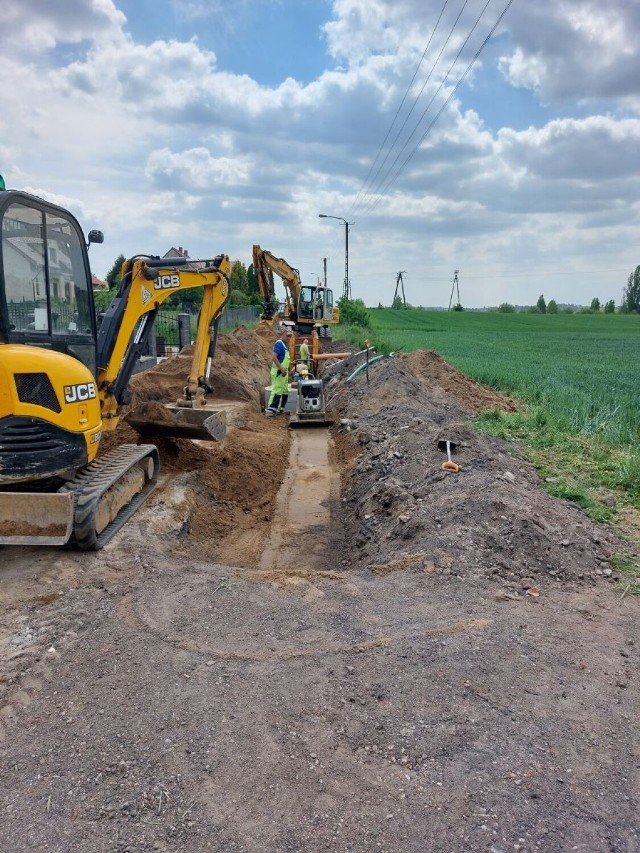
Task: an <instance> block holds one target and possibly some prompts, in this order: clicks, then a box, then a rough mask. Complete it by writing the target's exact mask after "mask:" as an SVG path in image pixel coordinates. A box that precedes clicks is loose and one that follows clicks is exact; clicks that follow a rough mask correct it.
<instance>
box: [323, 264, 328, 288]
mask: <svg viewBox="0 0 640 853" xmlns="http://www.w3.org/2000/svg"><path fill="white" fill-rule="evenodd" d="M322 264H323V266H324V286H325V287H326V286H327V259H326V258H323V259H322Z"/></svg>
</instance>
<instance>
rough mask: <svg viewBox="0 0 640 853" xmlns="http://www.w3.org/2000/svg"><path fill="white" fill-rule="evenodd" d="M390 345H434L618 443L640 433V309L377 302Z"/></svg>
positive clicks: (577, 428)
mask: <svg viewBox="0 0 640 853" xmlns="http://www.w3.org/2000/svg"><path fill="white" fill-rule="evenodd" d="M369 314H370V317H371V322H372V326H373V329H374V330H375V333H376V336H377V337H381V338H383V339H384V341H385V342H387V344H388V346H389V347H390V348H391V349H392V350H403V351H405V352H411V351H413V350H415V349H433V350H435V351H436V352H438V353H439V354H440V355H442V356H443V357H444V358H445V359H447V361H449V362H450V363H451V364H453V365H454V366H455V367H457V368H458V369H459V370H461V371H462V372H463V373H466V374H467V375H468V376H471V377H473V378H474V379H476V380H478V381H479V382H482V383H484V384H485V385H489V386H491V387H493V388H496V389H498V390H500V391H503V392H504V393H506V394H514V395H516V396H518V397H519V398H520V399H522V400H523V401H525V402H527V403H530V404H535V405H542V406H544V408H545V409H546V410H547V411H548V413H549V414H551V415H553V416H554V418H557V419H559V420H560V422H561V423H562V425H563V429H565V430H569V431H571V432H574V433H577V434H582V435H585V436H595V435H597V436H600V437H601V438H602V439H603V440H604V441H606V442H609V443H611V444H612V445H614V446H616V447H628V446H629V445H635V444H637V442H638V439H639V438H640V405H638V403H639V400H638V397H639V392H640V317H639V316H636V315H627V316H624V315H611V314H606V315H605V314H555V315H549V314H546V315H544V314H498V313H479V312H477V313H476V312H474V313H470V312H453V311H452V312H446V311H430V312H427V311H420V310H410V309H409V310H400V311H394V310H391V309H373V310H370V311H369Z"/></svg>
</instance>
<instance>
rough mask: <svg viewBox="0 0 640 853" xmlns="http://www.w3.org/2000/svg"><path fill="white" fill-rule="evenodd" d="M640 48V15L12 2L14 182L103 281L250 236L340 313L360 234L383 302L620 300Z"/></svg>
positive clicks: (450, 5)
mask: <svg viewBox="0 0 640 853" xmlns="http://www.w3.org/2000/svg"><path fill="white" fill-rule="evenodd" d="M639 43H640V3H639V2H637V0H535V2H532V0H511V2H509V0H233V2H230V0H64V2H51V0H3V3H2V27H1V28H0V174H2V175H3V176H4V178H5V180H6V184H7V187H9V188H15V189H23V190H26V191H28V192H32V193H34V194H36V195H38V196H42V197H44V198H46V199H48V200H50V201H54V202H56V203H58V204H62V205H63V206H64V207H67V208H68V209H69V210H71V211H72V213H73V214H74V215H75V216H76V217H77V218H78V220H79V222H80V224H81V225H82V227H83V229H84V231H85V233H87V232H88V231H89V230H91V229H94V228H99V229H100V230H102V231H103V232H104V234H105V242H104V244H103V245H101V246H92V247H91V250H90V260H91V265H92V271H93V272H94V273H95V274H96V275H97V276H99V277H101V278H103V277H104V276H105V275H106V273H107V271H108V270H109V269H110V268H111V266H112V265H113V262H114V261H115V259H116V258H117V257H118V256H119V255H120V254H124V255H125V256H127V257H130V256H132V255H137V254H151V255H163V254H164V253H165V252H167V251H168V250H169V249H170V248H171V247H176V248H177V247H179V246H181V247H183V248H185V249H187V250H188V252H189V254H190V256H191V257H192V258H211V257H214V256H216V255H218V254H220V253H225V254H228V255H229V256H230V258H231V259H232V260H240V261H242V262H243V263H244V264H245V265H246V266H248V265H249V264H250V263H251V251H252V246H253V244H254V243H257V244H259V245H261V246H262V248H264V249H268V250H269V251H270V252H272V253H273V254H275V255H277V256H278V257H282V258H284V259H285V260H286V261H287V262H288V263H289V264H290V265H291V266H293V267H296V268H297V269H299V271H300V274H301V279H302V283H303V284H316V283H317V281H318V279H323V278H324V274H325V268H326V274H327V283H328V285H329V286H330V287H332V288H333V290H334V294H335V296H336V298H337V297H338V296H340V295H342V293H343V290H344V278H345V254H346V243H347V239H346V238H347V227H348V249H349V251H348V264H349V283H350V289H351V295H352V297H353V298H359V299H362V300H363V301H364V302H365V304H366V305H368V306H376V305H378V304H379V303H382V304H383V305H390V304H391V302H392V299H393V296H394V293H395V290H396V284H397V282H398V275H399V273H402V282H403V284H404V291H405V294H406V298H407V301H408V302H409V303H411V304H412V305H416V306H419V305H420V306H424V307H435V306H440V307H447V306H448V304H449V302H450V300H451V296H452V291H453V283H454V275H455V271H456V270H457V271H458V290H459V294H460V301H461V303H462V305H463V306H464V307H467V308H482V307H490V306H496V305H499V304H500V303H503V302H509V303H512V304H515V305H531V304H535V303H536V302H537V300H538V297H539V296H540V294H543V295H544V297H545V299H546V301H547V302H548V301H549V300H550V299H555V300H556V302H558V303H569V304H577V305H589V304H590V303H591V300H592V299H593V298H596V297H597V298H598V299H599V300H600V301H601V303H604V302H606V301H608V300H609V299H614V300H615V302H616V304H619V303H620V301H621V297H622V293H623V290H624V286H625V284H626V281H627V278H628V276H629V274H630V273H631V272H632V271H633V270H634V269H635V267H636V266H637V265H638V264H640V240H639V236H640V51H638V50H637V45H638V44H639ZM321 213H322V214H326V215H327V216H328V217H335V218H320V217H319V214H321ZM455 299H457V293H456V295H455V298H454V301H455Z"/></svg>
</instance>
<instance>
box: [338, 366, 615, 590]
mask: <svg viewBox="0 0 640 853" xmlns="http://www.w3.org/2000/svg"><path fill="white" fill-rule="evenodd" d="M361 363H362V356H357V357H352V358H350V359H347V360H345V361H344V362H342V363H341V364H338V365H334V366H332V367H328V368H327V369H326V372H325V378H326V387H327V392H328V396H329V398H330V399H331V401H332V406H333V408H334V410H336V411H337V412H338V413H339V415H340V427H339V430H338V435H337V436H336V440H337V443H338V456H339V457H340V458H342V459H345V458H347V457H348V456H349V453H351V458H352V460H353V466H352V468H351V469H350V471H349V473H348V475H346V476H345V477H344V481H343V497H342V501H343V507H344V522H345V525H346V528H347V529H346V531H345V539H346V540H347V541H351V542H353V550H352V552H351V553H349V554H348V555H347V559H348V561H349V563H350V564H351V565H356V564H358V563H359V562H364V563H365V565H368V566H369V568H370V569H371V570H372V571H375V572H377V573H384V572H385V568H384V567H385V566H386V567H395V568H396V569H397V570H400V569H405V568H407V567H409V568H410V569H411V570H414V571H436V572H443V573H447V574H451V575H456V576H458V577H461V578H463V577H466V576H476V577H480V578H482V577H487V578H489V577H494V578H497V579H499V580H500V582H501V583H502V584H503V586H505V587H508V588H511V589H512V590H514V591H515V592H516V593H517V594H520V595H525V594H529V595H535V594H536V593H537V591H538V590H539V588H540V587H543V586H544V585H545V584H548V583H550V582H552V583H557V582H558V581H560V580H571V581H586V580H588V581H594V580H595V579H596V578H597V577H599V576H603V575H604V576H607V575H609V574H610V573H611V570H610V569H609V566H608V562H607V558H608V557H609V556H610V554H611V553H612V552H613V551H615V550H619V549H620V543H619V542H618V541H617V539H616V538H615V537H614V536H613V535H612V533H611V532H610V531H609V529H608V528H605V527H603V526H601V525H597V524H595V523H592V522H591V521H590V520H589V519H588V518H586V516H584V515H583V513H582V512H581V511H580V510H579V509H578V508H577V507H576V506H575V505H573V504H570V503H568V502H565V501H561V500H558V499H556V498H552V497H551V496H549V495H548V494H547V493H546V492H545V491H544V489H543V488H542V486H541V483H540V481H539V478H538V476H537V474H536V472H535V470H534V469H533V468H532V466H530V465H529V464H527V463H526V462H524V461H523V460H522V459H519V458H518V457H517V455H516V452H517V451H516V450H515V449H514V447H513V446H509V445H507V444H506V443H504V442H502V441H500V440H497V439H493V438H490V437H488V436H484V435H481V434H478V433H476V432H475V431H474V430H473V429H471V428H470V427H469V426H468V424H467V422H468V419H469V416H470V415H473V414H474V413H477V412H478V411H480V410H482V409H487V408H495V407H498V408H501V409H504V410H513V409H514V408H515V405H514V402H513V401H512V400H510V399H507V398H505V397H502V396H501V395H499V394H497V393H496V392H494V391H492V390H491V389H488V388H485V387H483V386H481V385H479V384H478V383H476V382H474V381H473V380H471V379H469V378H467V377H465V376H464V375H463V374H461V373H459V372H458V371H456V370H455V369H454V368H453V367H451V366H450V365H448V364H446V362H444V361H443V360H442V359H441V358H440V357H439V356H437V355H436V354H434V353H430V352H426V351H421V352H416V353H412V354H411V355H408V356H407V355H401V356H399V357H394V358H385V359H383V360H381V361H378V362H376V363H375V364H372V365H370V367H369V370H368V378H369V381H368V382H367V376H366V372H365V371H363V372H360V373H359V374H358V375H357V376H355V377H354V378H353V379H351V381H347V380H348V377H349V376H351V375H352V374H353V371H354V370H355V369H356V367H357V366H358V365H359V364H361ZM442 439H445V440H446V439H449V440H450V441H453V442H455V443H456V444H457V447H456V448H455V450H454V459H455V461H456V462H457V463H458V464H459V466H460V471H459V473H457V474H455V473H451V472H447V471H443V470H442V469H441V464H442V462H443V461H445V460H446V458H447V457H446V454H445V453H444V452H443V451H442V450H441V449H440V448H439V446H438V442H439V441H440V440H442ZM393 570H394V568H390V569H389V571H393ZM527 591H532V592H527Z"/></svg>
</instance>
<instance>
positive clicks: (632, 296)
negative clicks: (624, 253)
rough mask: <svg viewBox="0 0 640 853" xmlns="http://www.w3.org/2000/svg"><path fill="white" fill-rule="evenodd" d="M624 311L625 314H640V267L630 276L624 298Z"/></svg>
mask: <svg viewBox="0 0 640 853" xmlns="http://www.w3.org/2000/svg"><path fill="white" fill-rule="evenodd" d="M622 310H623V311H624V312H625V313H628V314H630V313H632V312H635V313H638V312H640V266H637V267H636V268H635V270H634V271H633V272H632V273H631V274H630V275H629V278H628V279H627V286H626V287H625V289H624V295H623V297H622Z"/></svg>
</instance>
